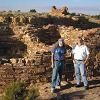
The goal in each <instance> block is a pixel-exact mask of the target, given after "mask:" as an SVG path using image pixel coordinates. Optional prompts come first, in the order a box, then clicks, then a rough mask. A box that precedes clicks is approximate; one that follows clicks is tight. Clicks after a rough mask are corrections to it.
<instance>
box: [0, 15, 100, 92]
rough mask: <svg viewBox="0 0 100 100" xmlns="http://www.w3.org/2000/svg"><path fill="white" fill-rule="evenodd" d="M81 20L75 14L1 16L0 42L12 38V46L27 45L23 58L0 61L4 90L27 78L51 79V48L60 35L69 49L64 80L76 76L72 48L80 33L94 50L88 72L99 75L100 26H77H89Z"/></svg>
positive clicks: (10, 40) (41, 80)
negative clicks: (71, 16)
mask: <svg viewBox="0 0 100 100" xmlns="http://www.w3.org/2000/svg"><path fill="white" fill-rule="evenodd" d="M26 19H27V20H26ZM79 19H80V18H74V17H73V20H72V18H71V19H70V18H65V17H62V18H61V19H59V18H56V17H54V19H53V18H51V17H50V18H48V17H47V18H44V17H39V18H36V17H22V16H17V17H11V18H8V17H5V18H2V17H0V38H1V39H2V41H0V43H1V42H4V39H5V40H6V43H7V40H9V41H8V43H10V44H11V43H12V46H13V45H14V44H13V43H16V46H15V48H17V47H19V41H21V43H23V44H24V45H26V49H25V53H24V55H23V57H22V58H20V57H18V58H10V59H9V62H5V63H1V65H0V66H1V67H0V91H1V92H3V90H4V88H5V86H6V85H7V84H8V83H9V84H10V83H12V82H14V81H25V82H28V83H29V84H30V83H36V82H50V80H51V70H52V69H51V67H50V65H51V62H50V56H51V54H50V50H51V47H52V44H53V43H55V42H56V41H57V40H58V39H59V38H60V37H63V38H64V39H65V43H66V45H68V48H69V50H68V51H67V52H68V54H67V55H66V68H65V71H64V72H63V73H64V79H66V80H67V81H68V80H73V78H74V70H73V64H72V59H71V54H70V51H71V48H70V47H71V46H72V45H73V44H75V43H76V42H77V37H78V36H79V35H83V36H84V37H85V41H86V43H87V45H88V46H89V47H90V51H91V57H90V59H89V63H88V65H87V66H88V67H87V69H88V75H89V77H90V76H91V77H94V76H98V75H99V73H100V67H99V66H100V52H99V50H100V46H99V44H100V42H99V40H100V28H93V29H84V30H83V29H81V28H78V27H77V26H79V25H81V24H82V25H83V23H85V24H86V26H85V27H87V26H88V24H87V21H84V20H83V21H81V22H80V23H79V22H78V21H79ZM85 24H84V25H85ZM89 25H90V23H89ZM75 26H76V27H75ZM8 33H9V34H8ZM7 36H8V37H7ZM13 39H14V40H13ZM16 41H17V42H16ZM20 47H23V45H20ZM92 47H93V48H92ZM12 50H13V49H12ZM19 52H20V53H22V52H21V51H19ZM11 53H12V52H11ZM15 53H16V52H15ZM94 61H95V62H94ZM91 66H92V67H91ZM70 76H71V79H70Z"/></svg>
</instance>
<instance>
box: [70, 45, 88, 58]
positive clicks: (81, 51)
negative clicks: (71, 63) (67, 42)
mask: <svg viewBox="0 0 100 100" xmlns="http://www.w3.org/2000/svg"><path fill="white" fill-rule="evenodd" d="M72 54H73V55H74V59H76V60H84V59H85V58H86V56H87V55H89V50H88V47H87V46H86V45H80V46H79V45H76V46H75V47H74V48H73V49H72Z"/></svg>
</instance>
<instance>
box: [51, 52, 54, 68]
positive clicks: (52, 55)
mask: <svg viewBox="0 0 100 100" xmlns="http://www.w3.org/2000/svg"><path fill="white" fill-rule="evenodd" d="M51 67H52V68H53V67H54V53H52V54H51Z"/></svg>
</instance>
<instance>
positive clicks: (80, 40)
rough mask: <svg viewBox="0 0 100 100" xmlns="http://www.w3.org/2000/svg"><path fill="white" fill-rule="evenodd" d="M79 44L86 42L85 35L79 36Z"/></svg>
mask: <svg viewBox="0 0 100 100" xmlns="http://www.w3.org/2000/svg"><path fill="white" fill-rule="evenodd" d="M78 44H79V45H82V44H84V39H83V37H81V36H79V37H78Z"/></svg>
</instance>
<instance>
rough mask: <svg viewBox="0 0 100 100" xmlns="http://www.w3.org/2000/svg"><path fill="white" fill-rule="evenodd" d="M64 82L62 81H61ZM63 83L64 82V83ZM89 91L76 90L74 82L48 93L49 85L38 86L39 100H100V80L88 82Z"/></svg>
mask: <svg viewBox="0 0 100 100" xmlns="http://www.w3.org/2000/svg"><path fill="white" fill-rule="evenodd" d="M63 82H64V81H63ZM64 83H65V82H64ZM89 84H90V89H89V90H84V87H81V88H76V87H75V82H70V83H66V84H63V85H62V87H61V89H60V90H57V91H56V92H55V93H51V92H50V83H46V84H39V85H38V87H39V91H40V97H39V99H40V100H100V78H96V79H95V80H90V81H89Z"/></svg>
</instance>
